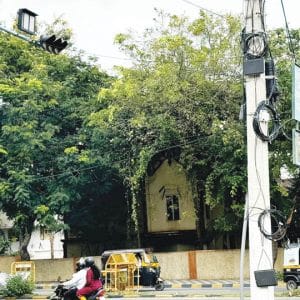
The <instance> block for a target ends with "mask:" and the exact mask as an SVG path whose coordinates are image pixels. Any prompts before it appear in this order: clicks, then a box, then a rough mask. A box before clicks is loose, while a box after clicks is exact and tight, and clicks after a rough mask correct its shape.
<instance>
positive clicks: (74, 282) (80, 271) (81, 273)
mask: <svg viewBox="0 0 300 300" xmlns="http://www.w3.org/2000/svg"><path fill="white" fill-rule="evenodd" d="M87 269H88V268H87V267H86V265H85V261H84V259H83V258H80V259H79V260H78V261H77V263H76V273H74V274H73V275H72V278H71V279H70V280H68V281H65V282H63V283H62V286H63V288H64V289H67V291H66V292H64V294H63V297H64V300H73V299H77V297H76V292H77V290H79V289H82V288H83V287H84V286H85V284H86V274H87Z"/></svg>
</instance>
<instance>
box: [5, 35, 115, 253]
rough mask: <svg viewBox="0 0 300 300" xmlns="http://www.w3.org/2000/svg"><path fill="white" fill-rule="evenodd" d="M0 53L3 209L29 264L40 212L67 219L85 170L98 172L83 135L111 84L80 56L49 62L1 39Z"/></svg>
mask: <svg viewBox="0 0 300 300" xmlns="http://www.w3.org/2000/svg"><path fill="white" fill-rule="evenodd" d="M0 47H1V49H2V52H1V56H0V73H1V76H0V77H1V79H0V94H1V96H2V97H3V99H4V101H5V102H6V103H8V104H7V105H6V106H5V107H4V108H3V107H2V119H1V125H2V127H1V134H0V145H1V148H3V149H4V150H3V151H2V153H4V152H5V155H1V157H0V160H1V172H0V178H1V180H0V203H1V209H2V210H3V211H5V212H6V213H7V215H8V217H9V218H11V219H13V220H14V223H15V226H16V228H17V229H18V230H19V234H20V243H21V247H20V248H21V256H22V258H23V259H29V255H28V253H27V244H28V242H29V239H30V234H31V231H32V230H33V228H34V220H35V218H36V211H37V210H38V208H39V207H41V205H46V206H47V207H48V208H49V211H50V212H51V214H53V215H56V214H57V215H64V214H66V213H68V212H69V211H70V209H71V208H72V205H73V203H75V202H76V201H78V200H80V199H81V197H82V195H81V194H80V193H79V191H78V189H77V188H76V187H77V185H78V183H80V182H83V181H84V180H90V175H89V174H86V173H87V172H86V170H91V169H94V170H96V169H97V170H98V169H101V164H98V165H95V160H93V159H92V158H90V157H89V152H88V151H86V150H85V149H84V144H87V143H88V140H86V134H85V131H84V129H82V127H83V123H84V121H85V119H86V117H87V115H89V113H90V111H91V107H92V106H93V103H94V102H95V101H96V96H97V92H98V89H99V88H100V87H101V86H108V84H109V81H110V78H109V76H108V75H107V74H105V73H103V72H101V71H99V70H98V68H96V67H95V66H93V65H92V64H90V63H89V62H83V61H82V60H81V58H80V56H79V55H76V54H75V55H73V56H70V57H68V56H65V55H59V56H55V55H51V54H49V53H46V52H44V51H42V50H41V49H38V48H35V47H33V46H31V45H29V44H27V43H25V42H23V41H20V40H18V39H16V38H14V37H10V36H8V35H7V34H3V33H1V34H0ZM45 217H46V216H45ZM47 218H48V215H47Z"/></svg>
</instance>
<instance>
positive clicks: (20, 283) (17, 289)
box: [1, 275, 34, 297]
mask: <svg viewBox="0 0 300 300" xmlns="http://www.w3.org/2000/svg"><path fill="white" fill-rule="evenodd" d="M33 289H34V284H33V283H32V282H30V281H29V280H26V279H23V278H22V276H20V275H16V276H12V277H10V278H9V279H8V280H7V282H6V285H5V286H4V287H3V288H2V289H1V294H2V295H3V296H4V297H20V296H23V295H25V294H31V293H32V291H33Z"/></svg>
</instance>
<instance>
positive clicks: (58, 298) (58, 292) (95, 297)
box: [50, 284, 105, 300]
mask: <svg viewBox="0 0 300 300" xmlns="http://www.w3.org/2000/svg"><path fill="white" fill-rule="evenodd" d="M72 289H73V290H74V288H69V289H67V288H65V287H64V286H63V285H62V284H59V285H58V286H57V287H56V289H55V291H54V295H53V296H51V297H50V299H51V300H65V294H66V293H68V294H70V295H72V294H73V295H74V296H73V297H66V298H68V299H72V298H73V299H72V300H78V298H77V297H76V292H75V291H74V292H73V293H72ZM104 295H105V290H104V288H103V287H101V288H99V289H98V290H96V291H95V292H93V293H91V294H90V295H88V296H87V297H86V299H87V300H105V296H104Z"/></svg>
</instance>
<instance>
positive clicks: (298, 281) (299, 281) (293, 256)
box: [283, 243, 300, 291]
mask: <svg viewBox="0 0 300 300" xmlns="http://www.w3.org/2000/svg"><path fill="white" fill-rule="evenodd" d="M283 253H284V254H283V281H284V282H286V287H287V289H288V290H289V291H292V290H295V289H297V288H298V285H300V244H298V243H295V244H294V243H293V244H289V245H288V247H287V248H285V249H284V252H283Z"/></svg>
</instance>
